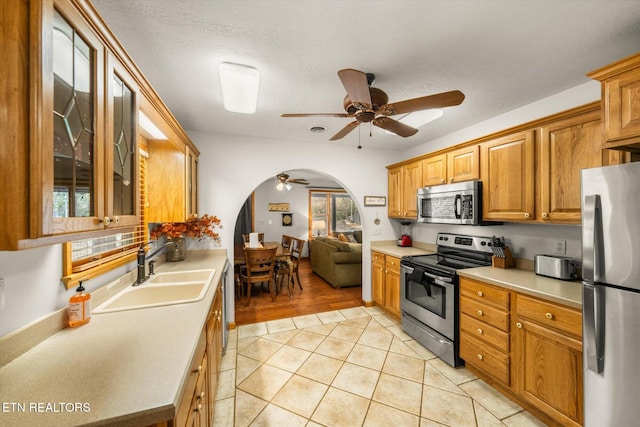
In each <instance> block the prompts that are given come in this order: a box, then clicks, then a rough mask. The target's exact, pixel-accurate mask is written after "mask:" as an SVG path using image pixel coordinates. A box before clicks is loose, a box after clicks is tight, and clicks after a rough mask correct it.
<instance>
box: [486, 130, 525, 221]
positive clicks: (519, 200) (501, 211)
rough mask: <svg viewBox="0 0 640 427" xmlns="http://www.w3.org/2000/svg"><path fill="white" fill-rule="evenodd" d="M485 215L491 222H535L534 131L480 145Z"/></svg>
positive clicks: (507, 136)
mask: <svg viewBox="0 0 640 427" xmlns="http://www.w3.org/2000/svg"><path fill="white" fill-rule="evenodd" d="M480 158H481V165H482V166H481V173H482V193H483V195H482V204H483V206H482V216H483V219H485V220H490V221H531V220H533V219H534V218H535V214H534V202H535V200H534V168H533V166H534V131H532V130H529V131H524V132H518V133H515V134H512V135H506V136H504V137H501V138H497V139H494V140H490V141H487V142H484V143H482V144H481V145H480Z"/></svg>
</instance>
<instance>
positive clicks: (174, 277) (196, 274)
mask: <svg viewBox="0 0 640 427" xmlns="http://www.w3.org/2000/svg"><path fill="white" fill-rule="evenodd" d="M215 272H216V271H215V270H188V271H171V272H166V273H157V274H155V275H153V276H151V277H150V278H149V280H147V282H149V283H184V282H210V281H211V279H212V278H213V275H214V273H215Z"/></svg>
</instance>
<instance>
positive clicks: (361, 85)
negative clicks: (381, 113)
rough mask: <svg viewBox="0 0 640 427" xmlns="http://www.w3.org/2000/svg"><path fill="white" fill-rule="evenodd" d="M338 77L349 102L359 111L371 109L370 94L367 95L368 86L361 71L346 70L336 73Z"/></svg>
mask: <svg viewBox="0 0 640 427" xmlns="http://www.w3.org/2000/svg"><path fill="white" fill-rule="evenodd" d="M338 77H340V81H342V85H343V86H344V88H345V90H346V91H347V95H348V96H349V98H350V99H351V102H352V103H353V104H355V105H356V107H357V108H359V109H370V108H371V94H370V93H369V84H368V83H367V75H366V74H365V73H363V72H362V71H358V70H354V69H351V68H347V69H345V70H340V71H338Z"/></svg>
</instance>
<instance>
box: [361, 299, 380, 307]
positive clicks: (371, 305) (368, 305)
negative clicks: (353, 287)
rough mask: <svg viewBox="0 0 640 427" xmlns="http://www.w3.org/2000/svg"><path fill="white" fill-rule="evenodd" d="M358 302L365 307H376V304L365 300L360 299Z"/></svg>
mask: <svg viewBox="0 0 640 427" xmlns="http://www.w3.org/2000/svg"><path fill="white" fill-rule="evenodd" d="M360 302H361V303H362V305H364V306H365V307H375V306H376V302H375V301H365V300H363V299H361V300H360Z"/></svg>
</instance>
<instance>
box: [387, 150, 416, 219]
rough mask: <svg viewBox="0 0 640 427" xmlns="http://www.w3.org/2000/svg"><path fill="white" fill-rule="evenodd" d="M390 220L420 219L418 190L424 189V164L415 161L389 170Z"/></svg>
mask: <svg viewBox="0 0 640 427" xmlns="http://www.w3.org/2000/svg"><path fill="white" fill-rule="evenodd" d="M388 185H389V192H388V196H389V204H388V216H389V217H390V218H406V219H417V218H418V188H421V187H422V162H421V161H415V162H411V163H407V164H404V165H401V166H395V167H391V168H389V169H388Z"/></svg>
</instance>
